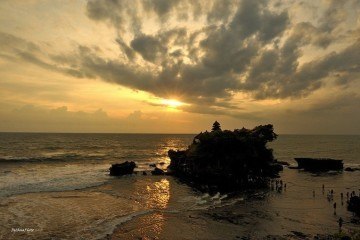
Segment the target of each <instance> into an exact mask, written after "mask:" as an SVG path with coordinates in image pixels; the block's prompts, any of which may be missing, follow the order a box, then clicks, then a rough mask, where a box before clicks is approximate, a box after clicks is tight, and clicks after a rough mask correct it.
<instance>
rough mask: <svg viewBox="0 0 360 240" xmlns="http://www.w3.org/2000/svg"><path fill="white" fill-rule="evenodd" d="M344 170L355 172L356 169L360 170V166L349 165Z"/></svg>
mask: <svg viewBox="0 0 360 240" xmlns="http://www.w3.org/2000/svg"><path fill="white" fill-rule="evenodd" d="M344 170H345V171H347V172H355V171H360V168H352V167H347V168H345V169H344Z"/></svg>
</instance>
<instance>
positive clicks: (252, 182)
mask: <svg viewBox="0 0 360 240" xmlns="http://www.w3.org/2000/svg"><path fill="white" fill-rule="evenodd" d="M276 138H277V134H276V133H274V129H273V125H271V124H268V125H260V126H257V127H255V128H254V129H252V130H250V129H246V128H242V129H235V130H234V131H230V130H221V127H220V124H219V123H218V122H217V121H216V122H215V123H214V124H213V127H212V131H211V132H207V131H206V132H201V133H200V134H198V135H197V136H196V137H195V138H194V140H193V142H192V144H191V145H190V146H189V147H188V148H187V149H186V150H176V151H175V150H169V152H168V155H169V157H170V160H171V162H170V165H169V167H168V169H169V171H171V172H172V174H174V175H175V176H177V177H178V178H179V179H180V180H182V181H185V182H186V183H189V184H191V185H193V186H195V187H197V188H199V189H201V190H207V191H208V190H210V191H211V190H212V189H213V190H216V191H217V190H220V191H233V190H240V189H247V188H258V187H265V186H267V183H268V180H269V179H270V178H274V177H278V173H279V171H281V170H282V169H283V167H282V165H280V164H279V163H277V162H276V160H275V158H274V156H273V151H272V149H270V148H268V147H267V145H266V144H267V143H268V142H271V141H274V140H275V139H276Z"/></svg>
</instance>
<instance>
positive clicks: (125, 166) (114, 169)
mask: <svg viewBox="0 0 360 240" xmlns="http://www.w3.org/2000/svg"><path fill="white" fill-rule="evenodd" d="M135 167H136V164H135V163H134V162H128V161H126V162H123V163H116V164H112V165H111V167H110V169H109V170H110V175H111V176H122V175H126V174H132V173H133V172H134V168H135Z"/></svg>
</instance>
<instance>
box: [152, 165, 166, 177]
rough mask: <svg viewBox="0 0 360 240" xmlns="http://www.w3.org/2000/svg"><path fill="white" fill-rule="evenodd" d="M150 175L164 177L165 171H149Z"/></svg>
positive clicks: (158, 169)
mask: <svg viewBox="0 0 360 240" xmlns="http://www.w3.org/2000/svg"><path fill="white" fill-rule="evenodd" d="M151 174H152V175H165V171H164V170H162V169H160V168H157V167H156V168H155V169H154V170H153V171H151Z"/></svg>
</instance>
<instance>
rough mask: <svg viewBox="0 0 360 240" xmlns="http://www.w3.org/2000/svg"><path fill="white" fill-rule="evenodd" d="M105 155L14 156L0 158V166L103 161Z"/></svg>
mask: <svg viewBox="0 0 360 240" xmlns="http://www.w3.org/2000/svg"><path fill="white" fill-rule="evenodd" d="M105 157H106V155H105V154H87V155H84V154H76V153H66V154H55V155H52V156H51V155H50V156H33V157H15V156H2V157H0V164H12V163H44V162H67V161H77V160H103V159H104V158H105Z"/></svg>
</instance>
